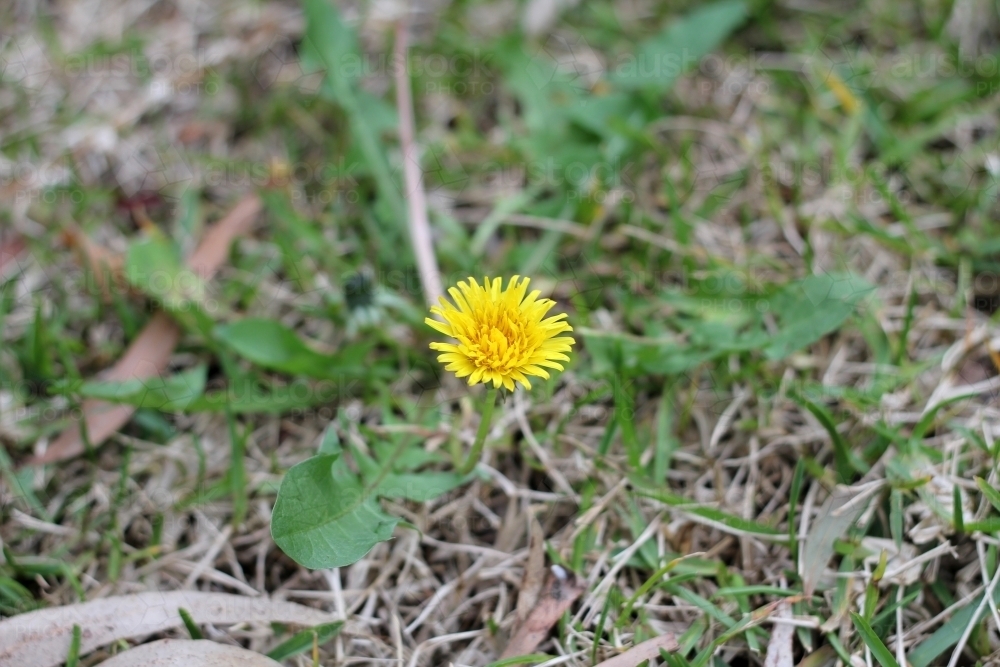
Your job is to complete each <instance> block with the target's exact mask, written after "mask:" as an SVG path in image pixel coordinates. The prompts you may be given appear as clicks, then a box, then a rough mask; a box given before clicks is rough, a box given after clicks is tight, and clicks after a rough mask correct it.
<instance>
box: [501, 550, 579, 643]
mask: <svg viewBox="0 0 1000 667" xmlns="http://www.w3.org/2000/svg"><path fill="white" fill-rule="evenodd" d="M584 590H586V584H585V583H584V582H583V581H581V580H580V579H579V578H578V577H577V576H576V575H575V574H573V573H572V572H567V571H566V570H565V569H564V568H562V567H561V566H559V565H553V566H552V568H551V571H550V572H549V576H548V581H547V582H546V585H545V590H544V591H543V592H542V595H541V598H540V599H539V600H538V603H537V604H536V605H535V608H534V609H532V610H531V613H530V614H528V618H527V619H525V621H524V623H522V624H521V626H520V627H519V628H518V629H517V632H516V633H514V636H513V637H512V638H511V640H510V642H509V643H508V644H507V648H505V649H504V652H503V655H501V656H500V659H501V660H506V659H508V658H513V657H516V656H519V655H529V654H531V653H534V651H535V649H536V648H538V645H539V644H541V643H542V642H543V641H544V640H545V638H546V637H548V635H549V631H550V630H551V629H552V626H554V625H555V624H556V623H557V622H558V621H559V619H560V618H562V615H563V613H565V612H566V610H567V609H569V608H570V607H571V606H573V603H574V602H576V599H577V598H579V597H580V595H582V594H583V591H584Z"/></svg>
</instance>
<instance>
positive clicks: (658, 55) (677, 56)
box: [610, 0, 747, 91]
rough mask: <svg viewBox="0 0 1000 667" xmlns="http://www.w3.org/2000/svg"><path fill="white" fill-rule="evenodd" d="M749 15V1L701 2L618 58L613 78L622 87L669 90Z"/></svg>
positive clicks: (612, 73) (614, 66)
mask: <svg viewBox="0 0 1000 667" xmlns="http://www.w3.org/2000/svg"><path fill="white" fill-rule="evenodd" d="M746 16H747V9H746V5H744V3H743V2H741V1H740V0H723V1H722V2H714V3H711V4H707V5H702V6H701V7H698V8H697V9H695V10H694V11H692V12H691V13H689V14H688V15H687V16H685V17H683V18H681V19H679V20H677V21H674V22H673V23H671V24H670V25H668V26H667V27H666V29H664V30H663V32H661V33H660V34H659V35H657V36H656V37H653V38H652V39H648V40H646V41H644V42H642V43H641V44H639V46H638V48H636V51H635V54H634V55H628V56H625V57H622V58H619V59H618V62H616V63H614V65H613V67H612V69H611V75H610V78H611V81H613V82H614V83H616V84H618V85H619V86H621V87H623V88H655V89H656V90H659V91H666V90H669V89H670V88H672V87H673V85H674V82H675V81H676V80H677V78H678V77H679V76H680V75H682V74H684V72H686V71H687V70H689V69H692V68H693V67H696V66H697V65H698V61H699V60H701V59H702V58H704V57H705V56H707V55H708V54H709V53H711V52H712V51H714V50H715V49H716V48H718V46H719V45H720V44H722V42H723V40H725V39H726V37H728V36H729V34H730V33H731V32H732V31H733V30H735V29H736V27H737V26H739V25H740V24H741V23H743V21H744V20H746Z"/></svg>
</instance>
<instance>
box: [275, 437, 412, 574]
mask: <svg viewBox="0 0 1000 667" xmlns="http://www.w3.org/2000/svg"><path fill="white" fill-rule="evenodd" d="M398 522H399V519H397V518H395V517H392V516H389V515H388V514H386V513H385V512H383V511H382V509H381V508H380V507H379V505H378V502H377V500H376V494H375V493H374V489H373V488H371V487H368V488H366V487H364V486H363V485H362V483H361V482H360V480H359V479H358V478H357V476H356V475H354V474H353V473H352V472H351V471H350V470H349V469H348V468H347V466H346V464H345V463H344V461H343V459H342V458H341V456H340V455H339V454H325V455H322V456H314V457H312V458H311V459H308V460H306V461H303V462H302V463H300V464H298V465H296V466H295V467H293V468H292V469H291V470H289V471H288V473H287V474H286V475H285V478H284V480H282V482H281V488H280V489H279V490H278V498H277V500H276V501H275V503H274V512H273V514H272V516H271V535H272V536H273V537H274V541H275V543H276V544H277V545H278V546H279V547H281V550H282V551H284V552H285V553H286V554H288V555H289V556H291V557H292V558H293V559H294V560H295V561H296V562H297V563H299V564H300V565H303V566H305V567H308V568H312V569H326V568H331V567H342V566H345V565H350V564H351V563H355V562H357V561H358V560H360V559H361V558H362V557H363V556H364V555H365V554H366V553H368V552H369V551H370V550H371V548H372V547H373V546H375V545H376V544H377V543H379V542H384V541H386V540H388V539H389V538H391V537H392V531H393V529H394V528H395V527H396V524H397V523H398Z"/></svg>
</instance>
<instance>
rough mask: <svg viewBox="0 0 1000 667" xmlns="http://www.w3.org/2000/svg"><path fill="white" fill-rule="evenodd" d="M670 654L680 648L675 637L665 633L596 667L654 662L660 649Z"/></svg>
mask: <svg viewBox="0 0 1000 667" xmlns="http://www.w3.org/2000/svg"><path fill="white" fill-rule="evenodd" d="M661 648H662V649H663V650H664V651H668V652H672V651H676V650H677V649H678V648H680V646H679V645H678V644H677V637H675V636H674V635H673V633H671V632H666V633H664V634H662V635H660V636H659V637H653V638H652V639H647V640H646V641H644V642H643V643H641V644H636V645H635V646H633V647H632V648H630V649H629V650H627V651H625V652H624V653H621V654H619V655H616V656H615V657H613V658H609V659H607V660H605V661H604V662H602V663H600V664H598V665H597V667H635V665H638V664H639V663H640V662H642V661H643V660H654V659H655V658H659V657H660V649H661Z"/></svg>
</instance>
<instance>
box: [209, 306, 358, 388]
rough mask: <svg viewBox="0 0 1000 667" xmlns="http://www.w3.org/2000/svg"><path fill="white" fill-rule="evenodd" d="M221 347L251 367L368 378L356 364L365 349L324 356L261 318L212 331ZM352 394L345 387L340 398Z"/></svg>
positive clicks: (328, 376) (326, 376) (314, 375)
mask: <svg viewBox="0 0 1000 667" xmlns="http://www.w3.org/2000/svg"><path fill="white" fill-rule="evenodd" d="M215 337H216V340H218V341H219V342H220V343H222V344H223V345H225V346H226V347H228V348H230V349H231V350H233V351H234V352H236V353H237V354H239V355H240V356H242V357H244V358H246V359H248V360H249V361H252V362H253V363H255V364H257V365H259V366H263V367H264V368H269V369H271V370H275V371H280V372H282V373H288V374H289V375H300V376H301V375H304V376H306V377H311V378H320V379H332V380H348V379H351V378H359V377H363V376H365V375H368V376H370V375H371V370H372V369H370V368H368V369H366V368H365V367H364V366H361V365H360V364H359V363H358V362H359V361H360V360H361V359H362V358H363V357H364V351H366V350H367V347H368V346H367V345H362V346H358V347H354V348H351V349H349V350H344V351H342V352H341V353H340V354H323V353H321V352H317V351H316V350H313V349H312V348H311V347H309V346H308V345H306V344H305V343H304V342H303V341H302V339H300V338H299V337H298V336H297V335H295V333H294V332H293V331H292V330H291V329H289V328H287V327H285V326H284V325H283V324H280V323H279V322H275V321H274V320H268V319H264V318H247V319H245V320H240V321H238V322H233V323H232V324H227V325H224V326H219V327H216V328H215ZM351 390H353V385H351V384H346V385H345V386H344V387H343V388H342V393H343V394H345V395H346V394H348V393H349V392H350V391H351Z"/></svg>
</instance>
